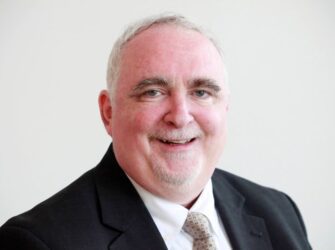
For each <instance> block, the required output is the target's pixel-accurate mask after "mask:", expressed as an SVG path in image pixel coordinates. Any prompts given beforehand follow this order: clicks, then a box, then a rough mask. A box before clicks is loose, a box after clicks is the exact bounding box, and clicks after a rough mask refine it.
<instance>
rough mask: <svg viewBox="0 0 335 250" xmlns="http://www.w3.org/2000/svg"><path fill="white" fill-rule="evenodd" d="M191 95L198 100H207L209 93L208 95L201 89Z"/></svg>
mask: <svg viewBox="0 0 335 250" xmlns="http://www.w3.org/2000/svg"><path fill="white" fill-rule="evenodd" d="M193 94H194V95H195V96H196V97H199V98H207V97H209V96H210V93H208V91H206V90H203V89H199V90H195V91H194V92H193Z"/></svg>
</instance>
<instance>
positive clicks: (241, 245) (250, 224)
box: [212, 171, 272, 250]
mask: <svg viewBox="0 0 335 250" xmlns="http://www.w3.org/2000/svg"><path fill="white" fill-rule="evenodd" d="M223 176H224V175H221V176H219V174H218V173H217V171H216V172H215V173H214V175H213V177H212V181H213V190H214V198H215V206H216V209H217V211H218V213H219V214H220V217H221V220H222V222H223V225H224V227H225V230H226V232H227V235H228V237H229V240H230V243H231V245H232V248H233V249H241V250H242V249H247V250H262V249H264V250H271V249H272V246H271V242H270V240H269V236H268V233H267V229H266V226H265V223H264V220H263V219H262V218H259V217H255V216H252V215H249V214H247V213H246V212H245V211H244V209H243V208H244V202H245V199H244V197H243V196H242V195H241V194H240V193H239V192H238V191H237V190H236V189H235V188H233V187H232V186H231V185H230V184H229V183H228V181H227V180H226V179H225V178H224V177H223Z"/></svg>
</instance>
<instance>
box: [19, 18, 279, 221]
mask: <svg viewBox="0 0 335 250" xmlns="http://www.w3.org/2000/svg"><path fill="white" fill-rule="evenodd" d="M107 84H108V85H107V86H108V88H107V89H106V90H103V91H101V93H100V95H99V108H100V114H101V118H102V121H103V123H104V126H105V129H106V131H107V133H108V134H109V135H110V136H111V138H112V140H113V143H112V148H111V149H109V151H108V152H107V154H114V155H115V158H114V155H113V156H112V158H111V155H107V156H105V158H104V159H103V160H102V162H101V163H100V164H99V166H101V165H103V167H104V168H105V169H108V167H111V168H112V167H113V168H118V169H119V168H121V169H122V171H124V175H123V177H122V180H123V182H125V181H126V178H127V177H126V176H128V177H129V178H131V179H132V180H133V181H135V182H136V183H137V184H138V185H140V186H141V187H142V188H144V189H145V190H147V191H148V192H150V193H152V194H153V195H155V196H158V197H161V198H163V199H166V200H168V201H171V202H174V203H177V204H180V205H182V206H184V207H186V208H190V207H191V206H192V204H194V202H195V201H196V199H197V197H198V196H199V195H200V194H201V192H202V190H203V188H204V187H205V185H206V184H207V183H208V181H209V180H210V179H211V178H212V176H213V184H214V189H215V186H222V188H223V189H229V191H231V192H234V193H236V194H238V195H239V196H241V197H242V195H241V194H240V192H245V193H246V194H247V196H249V197H250V198H252V196H253V195H256V194H257V197H259V198H258V199H259V200H257V202H258V201H261V202H262V200H264V198H262V197H266V196H269V195H265V194H269V193H271V195H270V197H273V196H282V194H280V193H278V192H276V191H274V190H270V189H267V188H264V187H261V186H259V185H257V184H254V183H252V182H249V181H247V180H244V179H241V178H240V177H237V176H234V175H232V174H229V173H227V172H225V171H221V170H215V169H216V167H217V165H218V162H219V160H220V157H221V156H222V153H223V150H224V146H225V141H226V133H227V127H226V122H227V121H226V120H227V111H228V106H229V103H228V97H229V88H228V83H227V75H226V70H225V64H224V60H223V56H222V53H221V51H220V48H219V47H218V45H217V43H216V42H215V41H214V40H213V39H212V38H211V37H210V36H209V35H208V34H207V33H206V32H204V31H203V30H202V29H201V28H199V27H198V26H195V25H194V24H192V23H190V22H189V21H187V20H186V19H185V18H183V17H181V16H178V15H164V16H161V17H158V18H157V17H154V18H149V19H145V20H144V21H141V22H140V23H137V24H135V25H133V26H131V27H130V28H129V29H128V30H126V31H125V33H124V34H123V35H122V36H121V37H120V38H119V40H118V41H117V42H116V43H115V45H114V48H113V50H112V53H111V56H110V59H109V64H108V71H107ZM111 163H112V164H111ZM108 165H110V166H108ZM112 165H116V166H112ZM99 166H98V168H96V169H93V170H91V171H89V172H88V173H86V174H85V175H84V176H82V177H81V178H80V179H79V180H78V181H76V182H74V183H73V184H71V185H70V186H69V187H68V188H65V189H64V190H63V191H61V192H60V193H58V194H56V195H55V196H54V197H52V198H50V199H48V200H47V201H46V202H44V203H42V204H40V205H38V206H37V207H36V208H35V209H33V210H31V212H29V213H28V214H26V215H34V216H30V217H29V216H28V217H27V216H26V215H25V216H23V217H22V216H21V217H20V218H21V221H25V220H26V219H27V218H28V222H29V221H30V220H31V219H32V218H34V219H38V220H41V219H40V218H37V217H38V214H40V213H41V211H49V212H50V213H54V211H56V210H57V209H60V210H59V212H57V216H59V217H62V211H64V210H62V208H64V209H66V208H67V207H69V208H70V207H71V206H73V205H74V204H75V203H76V202H79V203H83V204H84V203H85V202H86V201H88V200H90V201H91V200H94V199H96V198H95V197H94V191H93V189H94V188H95V185H96V184H95V182H96V181H97V178H96V177H95V176H97V175H98V174H97V173H98V172H99ZM107 172H109V170H107ZM214 172H215V173H214ZM213 173H214V175H213ZM100 177H101V178H104V181H105V182H106V183H107V182H108V180H107V177H108V176H107V177H106V176H102V175H101V174H100ZM114 179H115V178H114ZM115 181H117V180H115ZM129 185H130V182H129ZM222 188H221V189H222ZM221 189H220V190H219V191H220V192H221V191H222V190H221ZM85 190H86V191H87V194H86V193H85ZM214 192H215V190H214ZM217 192H218V191H217ZM54 208H56V210H55V209H54ZM83 209H84V210H85V208H83ZM49 212H48V213H49ZM66 213H69V214H70V215H71V216H72V215H73V216H74V218H75V217H76V216H79V215H76V211H75V210H73V211H71V212H70V211H66ZM66 213H65V214H66ZM77 214H80V213H77ZM26 221H27V220H26Z"/></svg>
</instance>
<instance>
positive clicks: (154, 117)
mask: <svg viewBox="0 0 335 250" xmlns="http://www.w3.org/2000/svg"><path fill="white" fill-rule="evenodd" d="M161 117H162V110H161V109H160V108H159V107H152V106H151V107H138V108H136V109H133V110H132V111H131V112H130V113H129V114H128V122H129V123H130V126H131V128H132V129H133V131H134V133H138V134H146V133H150V132H152V131H153V130H154V128H155V127H156V126H157V124H159V121H160V120H161Z"/></svg>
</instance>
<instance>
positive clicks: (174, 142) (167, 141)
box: [158, 138, 195, 145]
mask: <svg viewBox="0 0 335 250" xmlns="http://www.w3.org/2000/svg"><path fill="white" fill-rule="evenodd" d="M158 140H159V141H160V142H162V143H164V144H169V145H184V144H188V143H190V142H193V141H194V140H195V138H191V139H172V140H170V139H158Z"/></svg>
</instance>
